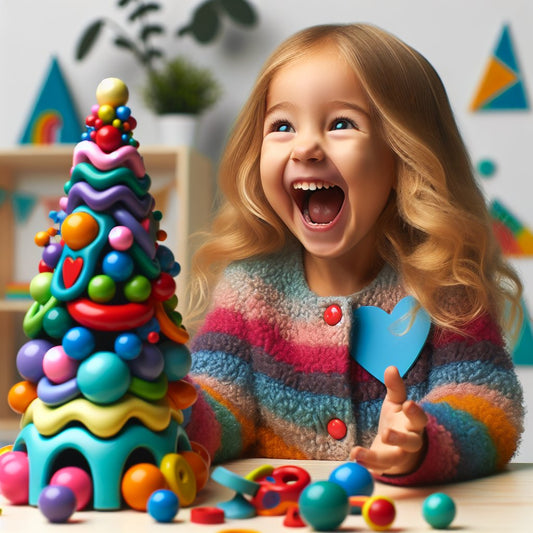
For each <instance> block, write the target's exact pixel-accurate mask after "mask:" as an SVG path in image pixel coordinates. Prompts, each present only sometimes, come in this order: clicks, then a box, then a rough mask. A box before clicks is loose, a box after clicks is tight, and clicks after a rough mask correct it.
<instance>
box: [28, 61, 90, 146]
mask: <svg viewBox="0 0 533 533" xmlns="http://www.w3.org/2000/svg"><path fill="white" fill-rule="evenodd" d="M82 129H83V128H82V122H81V121H80V120H79V118H78V115H77V113H76V110H75V107H74V104H73V101H72V98H71V95H70V92H69V90H68V87H67V84H66V82H65V79H64V77H63V74H62V72H61V68H60V66H59V62H58V60H57V58H55V57H52V60H51V63H50V68H49V71H48V74H47V76H46V79H45V81H44V83H43V85H42V87H41V90H40V93H39V95H38V97H37V100H36V102H35V104H34V106H33V110H32V112H31V115H30V118H29V120H28V122H27V124H26V127H25V129H24V133H23V134H22V137H21V139H20V143H21V144H53V143H76V142H78V141H79V140H80V131H82Z"/></svg>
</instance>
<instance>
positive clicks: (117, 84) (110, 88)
mask: <svg viewBox="0 0 533 533" xmlns="http://www.w3.org/2000/svg"><path fill="white" fill-rule="evenodd" d="M128 98H129V92H128V87H127V85H126V84H125V83H124V82H123V81H122V80H121V79H119V78H105V79H104V80H102V81H101V82H100V83H99V84H98V87H97V88H96V101H97V102H98V103H99V104H100V105H101V106H102V105H105V104H108V105H110V106H113V107H118V106H123V105H125V104H126V102H127V101H128Z"/></svg>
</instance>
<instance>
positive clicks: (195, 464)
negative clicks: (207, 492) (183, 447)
mask: <svg viewBox="0 0 533 533" xmlns="http://www.w3.org/2000/svg"><path fill="white" fill-rule="evenodd" d="M180 455H181V456H182V457H183V458H184V459H185V460H186V461H187V462H188V463H189V466H190V467H191V468H192V471H193V472H194V477H195V478H196V491H197V492H199V491H201V490H202V489H203V488H204V487H205V485H206V483H207V480H208V479H209V466H208V464H207V463H206V462H205V461H204V459H203V457H202V456H200V455H198V454H197V453H196V452H193V451H182V452H180Z"/></svg>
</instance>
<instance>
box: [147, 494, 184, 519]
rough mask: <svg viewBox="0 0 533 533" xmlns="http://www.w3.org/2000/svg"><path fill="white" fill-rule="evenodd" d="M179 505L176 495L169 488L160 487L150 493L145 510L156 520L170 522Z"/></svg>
mask: <svg viewBox="0 0 533 533" xmlns="http://www.w3.org/2000/svg"><path fill="white" fill-rule="evenodd" d="M179 506H180V502H179V500H178V497H177V496H176V495H175V494H174V493H173V492H172V491H171V490H167V489H160V490H156V491H155V492H153V493H152V495H151V496H150V498H149V499H148V505H147V508H146V510H147V511H148V514H149V515H150V516H151V517H152V518H153V519H154V520H157V521H158V522H172V520H173V519H174V517H175V516H176V514H177V513H178V510H179Z"/></svg>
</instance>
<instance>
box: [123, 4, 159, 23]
mask: <svg viewBox="0 0 533 533" xmlns="http://www.w3.org/2000/svg"><path fill="white" fill-rule="evenodd" d="M160 9H161V6H160V5H159V4H156V3H155V2H150V3H148V4H141V5H140V6H139V7H138V8H137V9H135V11H133V13H132V14H131V15H130V16H129V17H128V20H130V21H131V22H133V21H134V20H137V19H138V18H139V17H142V16H143V15H146V14H147V13H150V12H151V11H159V10H160Z"/></svg>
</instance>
